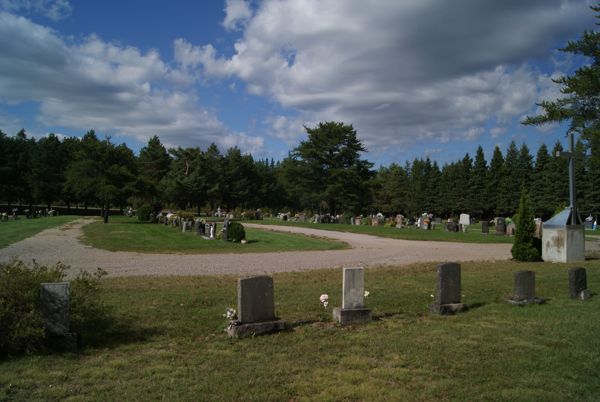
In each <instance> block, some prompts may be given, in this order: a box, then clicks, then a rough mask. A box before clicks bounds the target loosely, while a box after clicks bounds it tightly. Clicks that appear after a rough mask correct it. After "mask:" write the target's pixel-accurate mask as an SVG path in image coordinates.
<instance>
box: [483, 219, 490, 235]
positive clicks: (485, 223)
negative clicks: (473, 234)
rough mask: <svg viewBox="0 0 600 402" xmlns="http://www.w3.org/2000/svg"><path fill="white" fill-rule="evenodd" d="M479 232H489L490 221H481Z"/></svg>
mask: <svg viewBox="0 0 600 402" xmlns="http://www.w3.org/2000/svg"><path fill="white" fill-rule="evenodd" d="M481 233H484V234H488V233H490V223H489V222H488V221H481Z"/></svg>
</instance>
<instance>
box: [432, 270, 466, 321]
mask: <svg viewBox="0 0 600 402" xmlns="http://www.w3.org/2000/svg"><path fill="white" fill-rule="evenodd" d="M460 292H461V288H460V264H458V263H455V262H449V263H446V264H441V265H439V266H438V268H437V291H436V295H435V301H434V303H433V304H432V305H431V306H430V310H431V312H433V313H436V314H444V315H448V314H454V313H456V312H459V311H463V310H466V309H467V306H466V305H465V304H463V303H461V293H460Z"/></svg>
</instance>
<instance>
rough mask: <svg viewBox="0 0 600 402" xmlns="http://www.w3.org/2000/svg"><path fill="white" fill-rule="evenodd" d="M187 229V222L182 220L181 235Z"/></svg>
mask: <svg viewBox="0 0 600 402" xmlns="http://www.w3.org/2000/svg"><path fill="white" fill-rule="evenodd" d="M186 229H187V222H186V221H184V220H181V233H185V231H186Z"/></svg>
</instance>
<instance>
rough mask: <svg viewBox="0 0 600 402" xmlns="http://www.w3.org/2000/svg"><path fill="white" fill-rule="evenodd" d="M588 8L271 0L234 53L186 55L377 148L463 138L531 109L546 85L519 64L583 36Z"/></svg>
mask: <svg viewBox="0 0 600 402" xmlns="http://www.w3.org/2000/svg"><path fill="white" fill-rule="evenodd" d="M230 4H233V2H227V8H228V9H229V5H230ZM586 4H591V3H590V2H589V1H586V2H582V1H574V0H543V1H542V0H535V1H527V2H522V1H517V0H509V1H501V2H482V1H473V0H458V1H452V2H443V1H442V2H440V1H434V0H419V1H417V0H414V1H412V0H411V1H377V2H371V1H364V0H354V1H352V0H348V1H343V2H340V1H334V0H281V1H269V0H267V1H264V2H262V3H260V4H259V6H258V8H257V9H256V11H255V13H254V14H253V15H252V14H251V13H250V12H248V13H246V14H244V16H243V20H244V21H245V23H246V24H245V26H244V28H243V32H242V34H241V36H240V38H239V40H238V41H237V43H236V44H235V46H234V54H233V55H231V56H229V57H228V56H224V55H222V54H220V53H219V51H218V49H216V48H215V47H214V46H213V45H212V44H206V45H201V46H194V45H191V44H189V52H190V53H192V54H194V58H193V59H194V63H197V64H196V65H197V66H201V68H202V70H203V72H204V73H205V74H207V75H210V76H214V77H217V78H223V77H230V76H235V77H237V78H239V79H241V80H243V81H244V82H245V83H246V84H247V90H248V91H249V92H250V93H253V94H257V95H266V96H268V97H270V98H272V99H274V100H276V101H277V102H278V103H279V104H280V105H281V106H283V107H287V108H293V109H295V110H297V111H299V112H300V114H301V115H303V116H310V117H311V118H315V119H318V120H337V121H344V122H348V123H353V124H354V126H355V127H356V128H357V129H358V130H359V134H360V136H361V138H362V139H363V141H364V142H365V144H366V145H367V147H369V148H370V149H372V150H376V149H378V148H385V147H387V146H389V145H394V144H399V145H407V144H412V143H414V142H415V141H442V142H448V141H452V140H455V139H466V140H468V139H473V138H475V137H477V136H479V135H481V134H482V133H483V132H484V130H483V129H482V128H481V127H482V126H484V125H485V123H486V122H488V121H490V120H491V121H493V122H495V124H498V125H506V124H510V123H511V122H514V121H516V119H517V118H519V117H520V116H522V115H523V114H525V113H529V112H532V111H533V109H532V107H533V106H534V104H535V102H536V101H538V100H539V98H540V95H541V92H543V91H544V90H545V89H546V87H544V86H543V85H542V83H541V82H540V80H539V76H540V72H539V71H537V70H536V69H535V68H534V67H532V65H530V64H527V63H525V62H524V60H531V59H535V58H541V57H545V58H547V57H548V52H549V51H551V50H549V49H553V48H554V47H556V41H557V39H559V38H563V37H565V36H572V35H575V34H578V33H579V32H580V31H581V28H582V26H583V24H584V23H587V22H588V21H590V22H591V21H592V20H593V16H592V14H591V13H590V11H589V9H588V8H587V6H586ZM228 15H229V13H228ZM232 15H236V14H233V13H232ZM232 18H233V17H232ZM226 21H230V22H229V23H228V25H229V26H232V25H231V24H233V23H232V22H231V21H235V19H231V20H227V19H226ZM590 25H591V24H590ZM546 78H547V77H546ZM272 123H278V121H277V119H275V120H274V122H272ZM284 123H285V122H284ZM273 127H274V128H275V130H274V134H273V135H274V136H275V137H278V138H281V137H282V136H283V137H285V134H282V132H281V130H277V127H275V125H273Z"/></svg>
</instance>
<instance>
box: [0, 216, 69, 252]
mask: <svg viewBox="0 0 600 402" xmlns="http://www.w3.org/2000/svg"><path fill="white" fill-rule="evenodd" d="M78 218H81V217H80V216H75V215H60V216H49V217H44V218H35V219H26V218H24V217H19V219H16V220H8V221H4V222H0V249H1V248H4V247H6V246H9V245H11V244H13V243H16V242H18V241H21V240H24V239H27V238H28V237H31V236H33V235H35V234H38V233H40V232H42V231H44V230H46V229H52V228H55V227H57V226H62V225H65V224H67V223H69V222H72V221H74V220H75V219H78Z"/></svg>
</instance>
